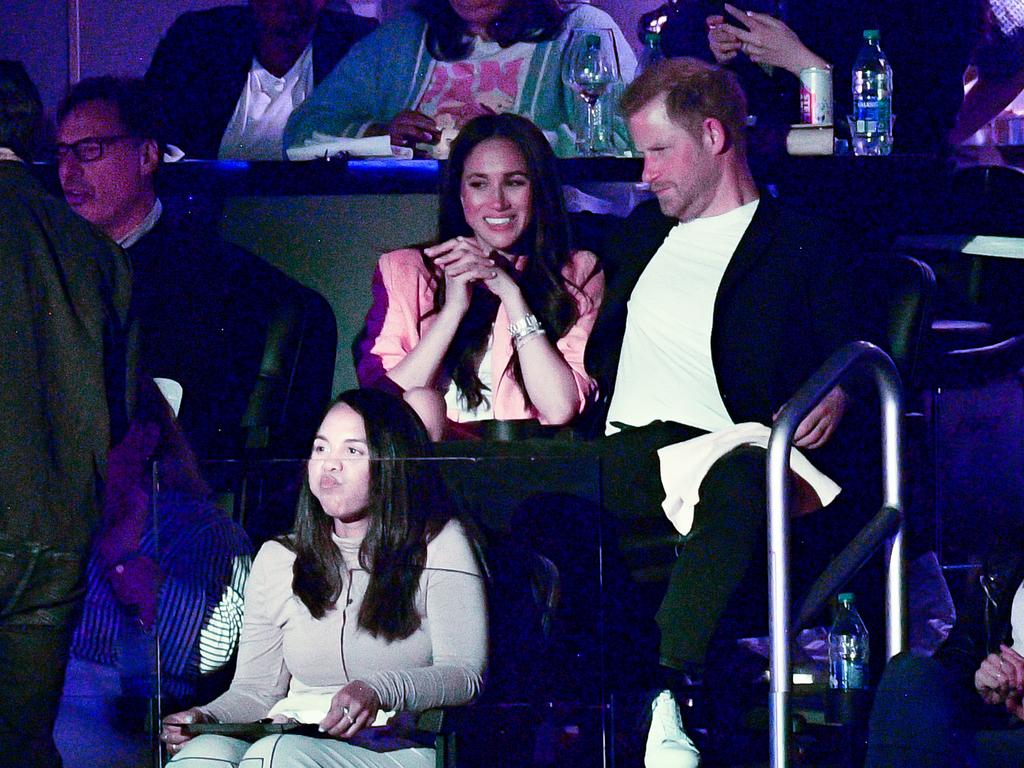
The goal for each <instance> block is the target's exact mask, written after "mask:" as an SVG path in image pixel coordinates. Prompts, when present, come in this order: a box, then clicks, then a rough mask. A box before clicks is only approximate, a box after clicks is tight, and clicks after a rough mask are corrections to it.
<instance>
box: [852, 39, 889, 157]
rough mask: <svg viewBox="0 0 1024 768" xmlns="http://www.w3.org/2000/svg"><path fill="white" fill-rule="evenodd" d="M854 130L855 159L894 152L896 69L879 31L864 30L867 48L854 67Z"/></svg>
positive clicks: (864, 46) (859, 55)
mask: <svg viewBox="0 0 1024 768" xmlns="http://www.w3.org/2000/svg"><path fill="white" fill-rule="evenodd" d="M851 129H852V130H851V133H852V134H853V153H854V154H855V155H888V154H889V153H890V152H891V151H892V67H890V66H889V60H888V59H887V58H886V57H885V54H884V53H882V46H881V43H880V42H879V35H878V30H877V29H865V30H864V45H863V46H862V47H861V49H860V53H858V54H857V59H856V60H855V61H854V63H853V118H852V121H851Z"/></svg>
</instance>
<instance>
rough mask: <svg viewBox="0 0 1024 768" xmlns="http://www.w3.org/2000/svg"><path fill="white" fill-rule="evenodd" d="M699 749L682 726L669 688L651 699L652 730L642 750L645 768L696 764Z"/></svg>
mask: <svg viewBox="0 0 1024 768" xmlns="http://www.w3.org/2000/svg"><path fill="white" fill-rule="evenodd" d="M699 764H700V752H698V751H697V748H696V747H695V746H694V745H693V742H692V741H690V737H689V736H687V735H686V731H684V730H683V718H682V715H680V714H679V705H678V704H676V699H675V696H673V695H672V691H667V690H666V691H662V692H661V693H659V694H658V695H657V696H656V697H655V699H654V701H653V702H652V703H651V730H650V731H648V733H647V749H646V751H645V752H644V766H646V768H697V766H698V765H699Z"/></svg>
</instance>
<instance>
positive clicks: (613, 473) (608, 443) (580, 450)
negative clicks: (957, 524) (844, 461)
mask: <svg viewBox="0 0 1024 768" xmlns="http://www.w3.org/2000/svg"><path fill="white" fill-rule="evenodd" d="M701 434H704V431H703V430H700V429H697V428H694V427H690V426H686V425H683V424H677V423H674V422H654V423H652V424H650V425H647V426H645V427H640V428H637V429H629V430H625V431H622V432H619V433H617V434H614V435H610V436H605V437H601V438H598V439H596V440H593V441H589V442H559V441H551V440H524V441H518V442H516V443H473V442H461V443H449V444H447V445H444V446H443V447H442V449H441V452H442V453H443V454H444V455H448V456H456V455H471V456H473V455H475V456H480V455H484V456H496V455H503V456H508V455H511V456H518V457H523V456H532V455H537V456H544V455H547V456H555V457H562V458H564V457H567V456H569V457H572V456H575V457H578V458H580V459H581V461H583V462H587V463H589V462H592V461H594V460H595V459H598V460H600V468H601V471H600V492H601V499H600V502H601V505H602V506H603V508H604V510H605V513H606V515H607V519H608V522H609V523H610V525H611V527H612V528H613V533H612V535H611V539H612V542H609V543H613V544H614V546H615V548H616V549H617V552H616V553H615V554H616V555H618V556H621V557H622V558H624V560H625V565H626V567H627V568H628V569H629V570H630V571H631V572H633V574H634V581H636V577H635V575H636V574H637V573H641V572H644V573H648V574H654V575H652V576H651V578H650V580H649V581H647V582H644V583H641V584H640V585H639V586H638V585H637V584H636V583H634V584H631V585H623V584H621V583H616V584H613V585H609V586H610V587H611V588H612V589H617V588H620V587H625V586H628V588H629V589H630V590H631V594H630V596H629V597H628V599H627V600H624V601H617V602H618V603H619V604H618V605H617V606H615V607H613V608H612V611H613V612H618V613H621V615H620V616H619V617H614V616H613V617H611V621H610V626H608V627H607V630H608V631H611V632H616V631H619V632H620V633H624V635H623V637H622V639H621V641H620V642H618V645H619V646H620V647H621V648H623V649H627V650H628V648H630V647H632V648H633V652H634V653H633V654H632V655H633V658H634V659H636V658H637V656H639V655H645V654H646V653H647V652H648V649H649V648H650V643H648V638H646V637H640V636H638V635H639V634H640V632H642V631H645V629H644V622H643V620H642V619H641V618H640V616H641V615H642V614H643V613H644V612H645V611H646V612H647V615H648V616H655V615H656V618H657V629H655V628H654V626H653V625H651V627H650V630H651V631H654V632H658V633H659V634H660V650H658V651H655V652H653V653H655V654H656V655H657V656H659V657H660V661H661V662H662V664H663V665H665V666H669V667H676V668H686V667H689V666H691V665H696V666H701V665H703V664H704V662H705V660H706V656H707V652H708V648H709V646H710V645H711V644H712V642H713V639H715V638H716V637H720V638H721V639H722V640H723V641H725V640H727V639H730V638H728V635H730V634H731V635H732V638H731V639H735V638H736V637H738V636H741V635H740V634H735V633H737V632H738V633H744V632H751V633H752V632H763V631H764V628H765V626H766V620H767V542H766V530H767V525H766V517H767V513H766V509H767V494H766V483H765V457H766V451H765V450H763V449H760V448H754V447H742V448H739V449H737V450H735V451H733V452H732V453H730V454H729V455H727V456H725V457H723V458H722V459H720V460H719V461H718V462H716V463H715V464H714V465H713V466H712V468H711V470H710V471H709V472H708V474H707V476H706V477H705V479H704V481H703V483H702V484H701V487H700V502H699V503H698V504H697V506H696V509H695V510H694V525H693V528H692V530H691V532H690V534H689V535H688V536H686V537H685V538H683V537H679V536H678V534H676V532H675V531H674V529H673V528H672V525H671V523H669V521H668V520H667V518H666V517H665V514H664V512H663V511H662V508H661V502H662V500H663V499H664V495H665V494H664V488H663V486H662V482H661V474H660V464H659V460H658V456H657V451H658V449H659V448H662V447H664V446H667V445H671V444H673V443H677V442H680V441H683V440H687V439H690V438H693V437H697V436H699V435H701ZM812 461H813V457H812ZM499 466H500V465H499ZM541 470H542V467H540V466H539V467H536V468H535V469H534V468H531V470H530V472H531V476H530V477H517V478H514V479H509V478H507V477H503V478H492V479H491V480H489V481H488V479H487V478H485V477H482V476H478V477H476V478H475V480H474V482H476V483H480V482H482V483H484V485H485V486H489V488H488V490H487V491H486V492H485V495H494V494H500V493H501V490H500V489H501V485H502V483H509V482H512V483H514V484H515V485H516V486H517V488H521V487H522V486H523V485H524V484H528V485H531V486H532V485H535V484H538V485H539V484H542V483H543V472H542V471H541ZM879 485H880V484H879V482H878V479H877V478H870V479H866V480H865V487H871V488H877V487H878V486H879ZM860 490H862V489H859V488H858V489H848V491H847V492H845V493H843V494H841V495H840V497H839V498H838V499H836V501H835V502H833V504H832V505H830V506H829V507H828V508H827V509H824V510H820V511H818V512H815V513H813V514H811V515H808V516H806V517H803V518H798V519H796V520H794V521H793V522H792V524H791V540H792V547H793V557H792V568H791V571H792V572H791V579H792V586H793V591H794V592H796V593H799V591H800V590H801V588H802V587H806V586H809V584H810V582H811V581H813V579H814V578H816V577H817V575H818V574H819V573H820V572H821V570H823V569H824V567H825V566H826V565H827V564H828V561H829V559H830V558H831V557H832V555H833V554H834V553H836V552H838V551H839V549H841V548H842V546H843V545H845V544H846V543H847V542H848V541H849V539H850V538H852V536H853V535H854V534H855V533H856V532H857V530H859V528H860V527H861V526H862V525H863V524H864V522H865V521H866V520H867V519H868V517H869V516H870V515H871V514H873V513H874V512H875V511H876V510H877V500H876V498H877V496H878V493H877V492H876V493H873V494H872V493H868V494H867V497H871V498H865V496H864V495H862V494H860V493H858V491H860ZM549 519H550V517H549ZM551 524H552V525H555V526H556V527H558V529H559V531H560V535H561V537H562V538H563V542H567V541H568V539H566V538H565V537H566V532H567V531H570V532H571V531H579V530H580V526H581V523H579V522H576V523H573V524H572V525H570V524H569V523H568V521H567V520H564V519H563V520H556V521H554V522H553V523H551ZM556 535H557V532H556ZM576 538H577V539H578V534H577V536H576ZM650 542H661V544H659V545H658V546H650V545H649V544H650ZM564 546H565V544H564V543H563V547H564ZM652 559H657V560H658V561H659V562H650V561H651V560H652ZM645 560H646V561H647V562H645ZM608 562H609V560H608V557H607V549H606V557H605V564H606V565H607V564H608ZM666 584H667V587H666ZM879 586H880V584H879ZM870 602H872V601H858V608H859V610H861V613H862V614H864V615H865V616H864V617H865V621H867V622H868V624H869V628H871V627H872V626H873V625H874V626H877V624H876V622H875V621H874V617H873V616H872V611H871V606H870V605H869V603H870ZM617 618H618V620H617ZM630 634H632V635H633V636H632V637H628V636H627V635H630ZM877 636H878V637H879V638H881V637H882V636H883V635H881V634H878V635H877ZM614 644H616V643H615V642H613V645H614ZM876 656H877V657H878V658H879V659H881V658H882V656H883V655H882V654H881V653H878V654H876Z"/></svg>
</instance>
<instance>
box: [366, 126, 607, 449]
mask: <svg viewBox="0 0 1024 768" xmlns="http://www.w3.org/2000/svg"><path fill="white" fill-rule="evenodd" d="M603 290H604V276H603V274H602V273H601V271H600V269H599V267H598V265H597V259H596V257H595V256H594V254H592V253H590V252H588V251H572V250H570V248H569V230H568V218H567V216H566V213H565V205H564V202H563V199H562V190H561V186H560V184H559V181H558V173H557V168H556V167H555V160H554V155H553V154H552V152H551V148H550V147H549V146H548V144H547V142H546V141H545V140H544V137H543V135H542V134H541V132H540V131H539V130H538V129H537V128H536V127H535V126H534V125H533V124H531V123H530V122H529V121H528V120H526V119H524V118H521V117H517V116H515V115H487V116H484V117H478V118H476V119H475V120H472V121H471V122H469V123H468V124H467V125H466V127H465V129H464V130H463V131H462V133H461V134H460V135H459V137H458V138H457V139H456V140H455V142H454V143H453V144H452V152H451V157H450V159H449V161H448V165H447V168H446V170H445V175H444V179H443V181H442V189H441V200H440V216H439V222H438V238H437V243H436V244H435V245H431V246H429V247H426V248H423V249H416V248H407V249H403V250H399V251H393V252H391V253H386V254H384V255H383V256H382V257H381V259H380V264H379V265H378V269H377V273H376V275H375V277H374V286H373V293H374V303H373V307H372V308H371V309H370V312H369V314H368V315H367V320H366V326H367V327H366V332H365V334H364V341H363V343H362V348H361V350H360V359H359V360H358V364H357V374H358V377H359V381H360V383H361V384H362V385H363V386H380V385H382V384H387V385H389V386H395V385H397V387H399V388H400V389H402V390H403V391H405V392H406V393H407V395H408V396H409V397H408V399H409V400H410V402H412V403H413V405H414V406H415V407H416V408H417V411H418V412H419V413H420V415H421V416H422V417H423V418H424V420H425V422H426V423H427V424H428V427H430V428H432V432H433V433H435V434H436V429H435V427H436V422H437V419H436V416H437V412H438V409H439V408H440V406H441V398H442V397H443V398H444V401H445V403H446V407H444V408H443V409H441V410H440V412H441V413H442V414H445V413H446V415H447V418H448V419H449V420H451V421H452V422H469V421H477V420H480V419H490V418H496V419H524V418H533V419H538V420H539V421H540V422H541V423H544V424H566V423H568V422H569V421H570V420H572V418H573V417H574V416H575V415H576V414H577V413H579V412H580V410H581V409H582V408H583V406H584V404H585V403H586V400H587V396H588V395H589V394H590V392H591V391H592V389H593V386H594V384H593V380H592V379H591V378H590V376H588V375H587V373H586V371H585V370H584V367H583V351H584V347H585V345H586V340H587V337H588V336H589V334H590V329H591V328H592V327H593V324H594V319H595V317H596V315H597V310H598V308H599V306H600V303H601V296H602V293H603ZM385 379H386V381H385Z"/></svg>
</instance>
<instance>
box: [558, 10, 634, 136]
mask: <svg viewBox="0 0 1024 768" xmlns="http://www.w3.org/2000/svg"><path fill="white" fill-rule="evenodd" d="M620 79H621V75H620V74H619V54H618V51H617V50H616V48H615V35H613V34H612V31H611V30H610V29H585V28H580V29H575V30H573V31H572V34H570V35H569V40H568V42H567V43H566V46H565V53H564V56H563V58H562V82H563V83H565V84H566V85H568V86H569V87H570V88H571V89H572V90H573V91H574V92H575V93H577V94H578V95H579V97H580V98H581V99H583V101H584V102H585V103H586V105H587V112H586V120H585V121H584V125H582V126H579V125H577V131H576V151H577V153H578V154H580V155H597V154H600V153H601V151H602V150H606V149H608V148H609V146H610V142H609V136H608V127H609V121H607V120H603V119H602V117H605V115H602V111H603V110H606V109H608V106H607V104H605V103H602V102H601V97H602V96H603V95H604V94H605V93H606V92H607V91H608V89H609V88H611V87H612V86H613V85H614V84H615V83H617V82H619V80H620ZM577 122H578V121H577Z"/></svg>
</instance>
